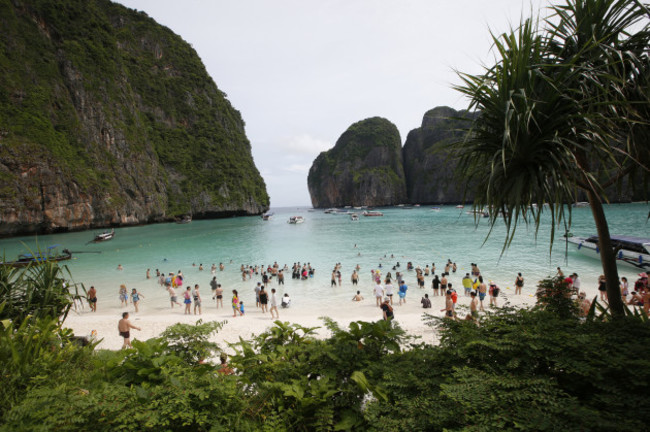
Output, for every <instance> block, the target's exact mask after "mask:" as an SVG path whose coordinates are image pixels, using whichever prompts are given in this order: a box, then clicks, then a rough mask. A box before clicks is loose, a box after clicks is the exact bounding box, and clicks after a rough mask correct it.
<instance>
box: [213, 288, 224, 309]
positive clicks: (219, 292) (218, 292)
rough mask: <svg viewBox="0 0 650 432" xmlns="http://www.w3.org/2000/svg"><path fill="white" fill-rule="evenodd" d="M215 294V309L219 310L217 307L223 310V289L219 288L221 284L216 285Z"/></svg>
mask: <svg viewBox="0 0 650 432" xmlns="http://www.w3.org/2000/svg"><path fill="white" fill-rule="evenodd" d="M215 293H216V296H217V309H219V306H221V307H222V308H223V288H221V284H217V290H216V291H215Z"/></svg>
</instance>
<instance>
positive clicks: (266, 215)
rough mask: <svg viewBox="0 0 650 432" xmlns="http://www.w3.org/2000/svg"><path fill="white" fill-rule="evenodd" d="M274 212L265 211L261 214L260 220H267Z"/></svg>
mask: <svg viewBox="0 0 650 432" xmlns="http://www.w3.org/2000/svg"><path fill="white" fill-rule="evenodd" d="M273 215H274V213H273V212H266V213H264V214H263V215H262V220H265V221H268V220H271V218H273Z"/></svg>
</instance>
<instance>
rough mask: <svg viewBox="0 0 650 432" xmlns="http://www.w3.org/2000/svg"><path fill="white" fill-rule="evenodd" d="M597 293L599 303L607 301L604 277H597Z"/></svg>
mask: <svg viewBox="0 0 650 432" xmlns="http://www.w3.org/2000/svg"><path fill="white" fill-rule="evenodd" d="M598 291H599V292H600V301H604V302H606V301H607V281H606V279H605V275H600V276H598Z"/></svg>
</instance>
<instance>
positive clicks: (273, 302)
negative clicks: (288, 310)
mask: <svg viewBox="0 0 650 432" xmlns="http://www.w3.org/2000/svg"><path fill="white" fill-rule="evenodd" d="M273 311H275V318H276V319H280V312H279V311H278V300H277V298H276V297H275V288H271V309H270V312H271V319H273V315H274V314H273Z"/></svg>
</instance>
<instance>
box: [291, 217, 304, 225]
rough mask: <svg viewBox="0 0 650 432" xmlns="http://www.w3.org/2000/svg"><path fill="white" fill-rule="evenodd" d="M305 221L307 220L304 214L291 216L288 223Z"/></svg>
mask: <svg viewBox="0 0 650 432" xmlns="http://www.w3.org/2000/svg"><path fill="white" fill-rule="evenodd" d="M303 222H305V218H304V217H302V216H291V217H290V218H289V220H288V221H287V223H290V224H294V225H297V224H301V223H303Z"/></svg>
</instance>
